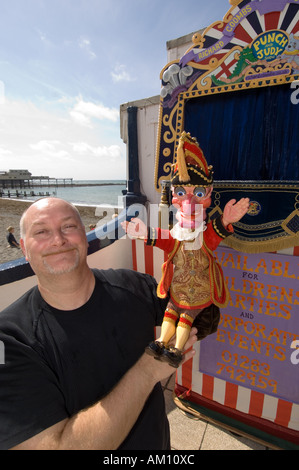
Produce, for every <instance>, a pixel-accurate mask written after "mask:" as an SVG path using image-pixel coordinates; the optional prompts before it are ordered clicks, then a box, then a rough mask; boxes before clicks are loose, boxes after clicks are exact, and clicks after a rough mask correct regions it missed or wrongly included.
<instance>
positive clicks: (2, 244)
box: [0, 198, 115, 264]
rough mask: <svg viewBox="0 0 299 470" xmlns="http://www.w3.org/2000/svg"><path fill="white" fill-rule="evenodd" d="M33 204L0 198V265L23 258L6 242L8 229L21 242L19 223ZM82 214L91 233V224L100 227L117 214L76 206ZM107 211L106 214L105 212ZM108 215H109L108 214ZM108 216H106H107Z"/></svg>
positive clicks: (18, 251)
mask: <svg viewBox="0 0 299 470" xmlns="http://www.w3.org/2000/svg"><path fill="white" fill-rule="evenodd" d="M31 204H32V202H30V201H22V200H14V199H6V198H0V264H2V263H6V262H7V261H13V260H16V259H18V258H22V257H23V253H22V250H21V249H18V248H11V247H10V246H9V245H8V243H7V240H6V235H7V233H8V232H7V227H9V226H12V227H14V229H15V230H14V236H15V238H16V240H17V241H18V242H19V239H20V229H19V223H20V219H21V216H22V214H23V212H24V210H26V209H27V207H29V206H30V205H31ZM76 207H77V208H78V210H79V212H80V215H81V218H82V221H83V223H84V226H85V230H86V232H89V231H90V228H89V224H97V223H100V225H102V224H104V223H106V222H108V221H109V220H111V217H112V216H113V214H114V213H115V210H114V209H113V208H111V209H104V208H100V207H98V208H96V207H92V206H76ZM104 211H105V212H104ZM106 213H107V214H106ZM105 214H106V215H105Z"/></svg>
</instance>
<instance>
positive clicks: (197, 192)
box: [193, 187, 206, 197]
mask: <svg viewBox="0 0 299 470" xmlns="http://www.w3.org/2000/svg"><path fill="white" fill-rule="evenodd" d="M193 194H194V196H197V197H204V196H205V194H206V191H205V189H204V188H199V187H197V188H195V189H194V191H193Z"/></svg>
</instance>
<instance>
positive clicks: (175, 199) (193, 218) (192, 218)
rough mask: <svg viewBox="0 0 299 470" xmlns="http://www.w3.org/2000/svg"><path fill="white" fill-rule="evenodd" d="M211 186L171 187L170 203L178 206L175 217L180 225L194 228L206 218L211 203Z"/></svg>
mask: <svg viewBox="0 0 299 470" xmlns="http://www.w3.org/2000/svg"><path fill="white" fill-rule="evenodd" d="M212 190H213V187H212V186H210V187H208V188H203V187H201V186H175V187H173V188H172V204H173V205H174V206H175V207H177V208H178V211H177V214H176V218H177V220H178V221H179V224H180V226H181V227H184V228H191V229H194V228H196V227H198V226H199V225H200V224H201V223H202V221H203V220H205V218H206V209H207V208H208V207H209V206H210V205H211V194H212Z"/></svg>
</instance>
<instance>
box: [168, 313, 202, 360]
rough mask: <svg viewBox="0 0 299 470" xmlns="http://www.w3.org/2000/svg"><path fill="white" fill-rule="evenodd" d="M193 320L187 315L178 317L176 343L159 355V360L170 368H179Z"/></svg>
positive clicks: (183, 314)
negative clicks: (166, 363)
mask: <svg viewBox="0 0 299 470" xmlns="http://www.w3.org/2000/svg"><path fill="white" fill-rule="evenodd" d="M193 321H194V318H193V317H191V316H190V315H188V314H187V313H185V312H184V313H182V314H181V315H180V320H179V323H178V325H177V328H176V343H175V345H174V346H167V347H166V348H165V349H164V351H163V352H162V355H161V360H162V361H165V362H168V364H169V365H171V366H172V367H176V368H177V367H179V365H180V364H181V362H182V360H183V352H182V351H183V350H184V346H185V344H186V342H187V339H188V338H189V334H190V330H191V328H192V324H193Z"/></svg>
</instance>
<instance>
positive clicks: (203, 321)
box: [146, 133, 233, 367]
mask: <svg viewBox="0 0 299 470" xmlns="http://www.w3.org/2000/svg"><path fill="white" fill-rule="evenodd" d="M212 175H213V172H212V167H211V166H208V165H207V162H206V160H205V158H204V155H203V152H202V150H201V149H200V147H199V146H198V143H197V142H196V141H195V139H193V138H192V137H190V135H189V134H186V133H183V134H182V136H181V138H180V143H179V147H178V161H177V164H176V166H175V168H174V171H173V176H172V180H171V182H172V188H174V192H175V188H179V189H180V190H181V194H182V195H184V191H185V193H186V195H187V196H188V194H187V191H189V193H190V194H191V189H192V190H193V188H196V191H197V192H196V193H195V196H196V197H195V199H196V200H198V201H200V202H198V204H202V205H203V207H204V210H203V211H204V215H205V208H207V207H209V205H210V203H211V200H210V198H209V196H210V193H211V191H212V182H213V176H212ZM174 192H173V194H174ZM178 194H179V196H180V197H181V195H180V192H179V193H178ZM198 195H199V196H198ZM205 195H207V198H206V201H204V200H205ZM192 197H193V198H194V196H193V193H192V194H191V196H190V197H189V201H187V200H185V202H186V204H185V207H186V205H187V206H188V204H191V202H190V201H191V198H192ZM177 199H178V198H177ZM173 200H174V199H173ZM193 204H194V203H193ZM197 207H198V206H197ZM180 209H181V210H180V211H179V214H180V217H183V216H184V209H183V204H182V206H181V207H180ZM192 210H193V209H192ZM192 214H193V213H192V211H191V212H189V216H187V217H186V219H188V220H189V226H187V227H186V225H185V226H184V222H186V219H185V218H184V219H178V220H179V223H178V224H176V225H175V226H174V227H173V229H172V230H171V231H168V230H162V229H160V228H155V229H153V228H149V229H148V237H147V240H146V243H147V244H149V245H152V246H156V247H158V248H161V249H162V250H164V251H165V252H166V253H167V254H168V259H167V261H166V262H165V263H164V264H163V266H162V279H161V281H160V282H159V285H158V289H157V294H158V296H159V297H161V298H165V297H167V296H168V295H169V296H170V300H169V303H168V305H167V309H166V311H165V315H164V320H163V325H164V331H165V329H167V328H168V330H169V331H172V330H173V328H177V330H176V332H177V335H178V329H180V328H181V331H183V330H182V329H184V330H185V331H187V332H188V334H189V331H190V329H191V327H192V325H193V324H194V326H196V328H197V330H198V334H197V336H198V339H203V338H205V337H206V336H207V335H209V334H211V333H214V332H215V331H216V330H217V326H218V323H219V318H220V312H219V307H226V306H227V304H228V301H229V292H228V288H227V286H226V284H225V281H224V278H223V273H222V269H221V266H220V265H219V264H218V263H217V262H216V259H215V258H214V256H213V251H214V250H215V249H216V248H217V246H218V245H219V243H220V242H221V241H222V240H224V239H225V238H226V237H227V236H229V235H231V234H232V233H233V227H232V226H231V225H229V226H228V227H224V226H223V224H222V222H221V217H218V218H217V219H214V220H212V221H210V222H208V224H207V225H206V223H205V221H204V222H203V221H202V219H201V223H200V222H199V223H196V220H197V219H196V215H194V216H192ZM194 214H195V209H194ZM188 217H189V218H188ZM187 225H188V224H187ZM176 324H177V325H176ZM163 325H162V336H161V339H160V341H155V342H152V343H150V344H149V346H148V347H147V349H146V351H147V352H148V353H149V354H152V355H154V356H155V357H156V358H157V359H158V358H159V359H162V360H165V361H167V362H169V363H170V364H171V365H173V366H174V367H178V365H179V364H180V362H181V360H182V353H181V350H179V349H178V348H177V347H175V348H173V347H168V346H167V342H168V341H169V334H168V333H166V335H165V337H167V340H166V341H165V342H164V340H163ZM182 334H184V335H186V334H185V333H184V332H183V333H182Z"/></svg>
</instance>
